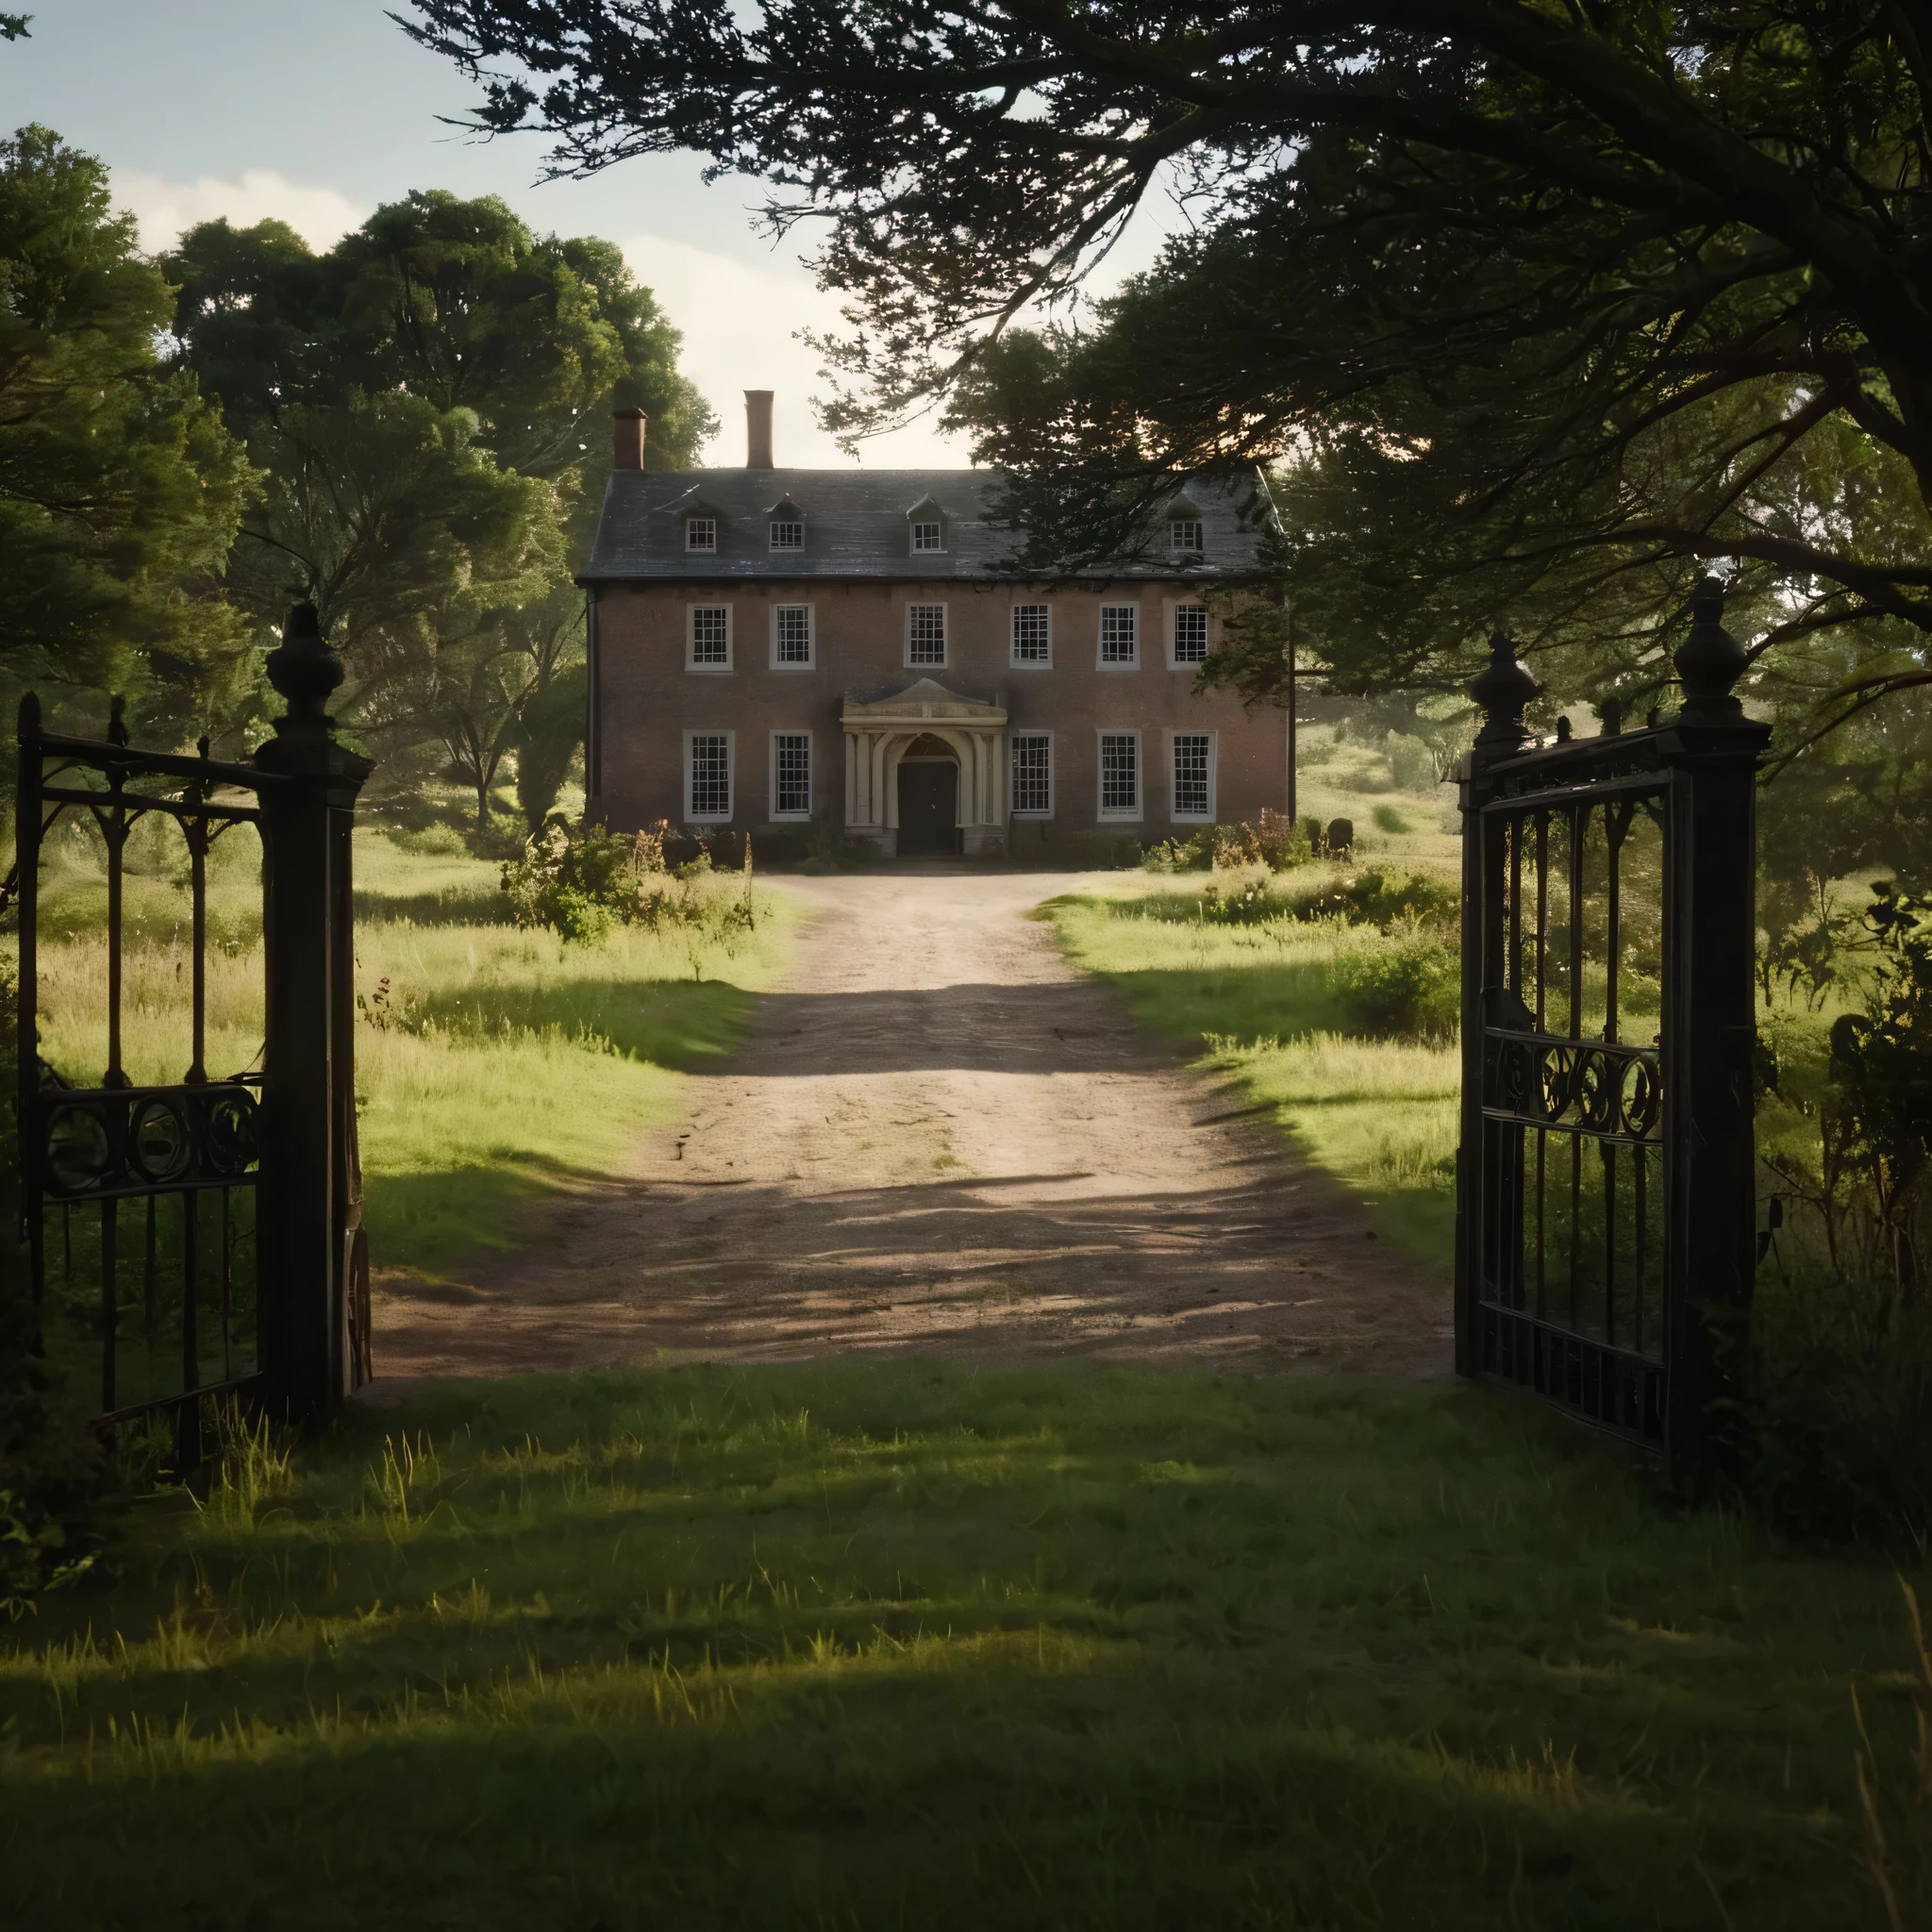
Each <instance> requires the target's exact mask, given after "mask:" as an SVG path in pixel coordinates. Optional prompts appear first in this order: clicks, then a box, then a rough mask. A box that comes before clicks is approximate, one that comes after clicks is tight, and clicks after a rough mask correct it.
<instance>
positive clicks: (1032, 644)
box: [1013, 604, 1053, 664]
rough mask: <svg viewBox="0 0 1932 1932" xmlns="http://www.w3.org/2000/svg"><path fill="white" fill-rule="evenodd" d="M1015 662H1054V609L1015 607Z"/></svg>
mask: <svg viewBox="0 0 1932 1932" xmlns="http://www.w3.org/2000/svg"><path fill="white" fill-rule="evenodd" d="M1013 662H1014V663H1015V664H1050V663H1052V662H1053V607H1052V606H1051V605H1047V604H1015V605H1014V606H1013Z"/></svg>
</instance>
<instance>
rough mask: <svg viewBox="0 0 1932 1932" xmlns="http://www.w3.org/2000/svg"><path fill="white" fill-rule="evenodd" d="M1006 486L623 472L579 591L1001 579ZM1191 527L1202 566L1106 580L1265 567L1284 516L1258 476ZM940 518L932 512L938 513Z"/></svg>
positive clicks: (1202, 499) (1133, 571) (980, 478)
mask: <svg viewBox="0 0 1932 1932" xmlns="http://www.w3.org/2000/svg"><path fill="white" fill-rule="evenodd" d="M999 485H1000V476H999V473H998V472H997V471H993V470H678V471H665V470H616V471H613V472H612V473H611V476H610V483H609V487H608V489H607V490H606V491H605V493H604V510H603V514H602V515H601V516H600V517H599V519H598V521H597V536H596V541H594V542H593V543H592V544H591V558H590V561H589V562H588V563H587V564H585V566H584V568H583V569H582V570H581V571H580V572H579V573H578V575H577V581H578V582H579V583H652V582H658V583H661V582H666V581H670V582H675V581H677V580H678V579H680V578H691V579H707V580H715V579H717V578H719V577H846V578H850V577H871V578H884V577H890V578H894V579H899V580H911V581H915V582H916V581H919V580H921V579H931V580H932V581H934V582H944V581H946V580H947V579H955V578H974V577H999V576H1002V575H1006V573H1004V572H1002V571H1000V570H998V569H997V568H996V566H997V565H998V563H999V562H1000V560H1001V559H1003V558H1007V557H1009V556H1010V555H1011V554H1012V552H1013V549H1014V547H1015V543H1016V541H1017V540H1016V534H1015V533H1014V532H1013V531H1011V530H1008V529H1004V528H1000V527H998V526H996V525H991V524H989V523H988V522H986V521H985V519H986V514H987V510H988V507H989V506H990V504H991V502H992V500H993V497H994V495H995V494H996V492H997V491H998V489H999ZM928 501H930V502H931V503H937V504H938V505H939V507H940V508H941V511H942V512H943V515H944V522H945V533H944V541H945V548H944V549H943V550H942V551H940V552H937V553H934V552H931V551H921V552H917V553H915V552H914V551H913V550H912V548H911V532H910V530H909V529H908V512H909V511H910V510H912V509H914V508H919V507H921V506H923V505H924V504H926V503H927V502H928ZM781 504H788V505H796V506H797V508H799V509H800V510H802V511H803V512H804V515H805V548H804V550H803V551H797V550H779V551H774V550H773V549H771V548H770V533H769V530H768V529H767V525H768V524H769V523H770V521H771V516H772V512H773V511H774V509H776V508H778V507H779V506H780V505H781ZM1176 507H1177V508H1179V510H1180V513H1181V514H1183V515H1195V514H1198V515H1199V517H1200V520H1201V525H1202V541H1203V543H1204V545H1205V554H1204V557H1203V559H1202V561H1201V562H1199V563H1195V564H1191V565H1190V564H1184V563H1180V562H1178V561H1176V562H1152V563H1145V564H1134V565H1125V566H1121V567H1116V568H1113V569H1110V570H1107V571H1104V572H1103V571H1095V572H1090V573H1085V574H1084V575H1091V576H1094V577H1109V578H1121V577H1173V576H1175V575H1189V576H1201V577H1214V576H1219V575H1224V574H1225V573H1229V572H1240V571H1244V570H1248V569H1251V568H1252V567H1253V566H1254V563H1255V560H1256V557H1257V549H1258V546H1259V543H1260V538H1261V532H1262V530H1263V529H1264V528H1265V527H1267V526H1268V525H1270V524H1272V522H1273V521H1274V503H1273V501H1272V499H1271V498H1270V497H1269V495H1268V488H1267V485H1266V484H1265V483H1264V482H1263V481H1262V479H1261V476H1260V475H1259V473H1258V472H1256V471H1250V472H1248V473H1246V474H1245V475H1238V476H1234V477H1230V478H1219V477H1217V478H1208V477H1195V478H1192V479H1191V480H1190V481H1189V483H1188V485H1187V490H1186V501H1185V503H1184V504H1181V503H1179V502H1178V501H1177V505H1176ZM927 514H929V511H928V512H927ZM687 515H699V516H710V517H715V518H716V519H717V523H718V548H717V550H716V551H715V552H711V551H687V550H686V549H685V547H684V520H685V517H686V516H687Z"/></svg>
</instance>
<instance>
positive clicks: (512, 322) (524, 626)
mask: <svg viewBox="0 0 1932 1932" xmlns="http://www.w3.org/2000/svg"><path fill="white" fill-rule="evenodd" d="M164 266H165V268H166V271H167V273H168V275H169V276H170V277H171V279H172V280H173V281H174V282H175V284H176V286H177V295H176V299H175V309H174V320H173V325H174V330H175V338H176V341H177V342H178V344H179V349H178V353H177V360H178V362H179V364H180V366H181V367H182V368H183V369H184V370H188V371H192V373H193V374H194V375H196V376H197V377H198V378H199V379H200V381H201V382H202V384H203V385H204V386H205V387H206V389H207V390H208V391H209V392H210V393H211V394H214V395H217V396H219V398H220V400H221V403H222V406H223V408H224V410H225V414H226V416H227V419H228V421H229V423H230V424H231V425H234V427H235V428H237V429H238V430H239V431H240V432H241V433H242V434H243V435H244V436H245V437H246V439H247V443H248V450H249V454H250V456H251V458H253V460H254V462H255V463H256V464H257V466H258V469H259V471H260V473H261V484H260V488H259V491H258V496H257V499H256V501H255V503H254V504H253V506H252V507H251V508H250V509H249V511H248V513H247V515H246V517H245V519H244V520H243V523H242V532H241V538H240V541H238V543H237V545H236V549H235V553H234V558H233V560H232V563H231V566H230V571H229V585H228V587H229V592H230V594H231V596H233V597H234V598H235V600H236V601H237V602H238V603H239V604H240V605H241V606H242V608H244V609H246V610H247V611H248V612H249V613H250V614H251V615H253V616H254V617H255V619H256V620H257V622H258V623H259V624H261V625H265V626H266V625H273V624H275V622H276V621H277V620H278V619H279V616H280V613H281V612H282V611H283V610H284V609H286V608H287V606H288V605H289V603H290V602H291V600H293V599H294V598H297V597H308V598H311V599H312V600H313V601H314V602H315V604H316V606H317V607H318V609H319V611H320V613H321V616H322V619H323V622H324V624H325V626H326V627H328V628H329V629H330V631H331V632H332V633H333V635H334V637H335V641H336V642H337V644H338V647H339V648H340V649H341V651H342V653H343V656H344V658H345V659H346V661H347V664H348V667H349V673H350V683H349V685H348V687H347V688H346V691H345V693H344V705H345V708H346V710H347V712H348V714H349V715H350V716H351V717H353V719H354V720H355V722H356V723H357V724H358V726H359V727H360V728H361V729H362V730H363V731H364V732H365V733H369V734H374V735H376V736H378V737H379V738H380V740H381V741H382V742H383V744H384V748H385V750H386V751H387V752H388V753H389V755H390V757H391V760H393V759H394V758H395V757H396V756H397V755H398V753H399V752H400V751H401V750H402V749H403V748H405V747H406V746H408V744H410V743H412V742H415V743H420V742H423V741H430V742H434V743H437V744H440V745H441V747H442V749H443V752H444V754H445V756H446V758H447V760H448V764H447V773H448V775H450V776H451V777H453V778H455V779H457V780H458V782H460V783H463V784H465V785H467V786H469V787H470V788H472V789H473V790H474V791H475V794H476V800H477V815H478V818H479V820H481V819H487V818H488V816H489V797H490V789H491V785H492V783H493V782H494V780H495V778H496V776H497V773H498V769H499V766H500V765H501V762H502V759H503V758H504V755H505V754H506V752H508V750H509V749H510V748H511V747H512V746H513V745H514V744H516V743H517V742H518V741H520V739H522V738H523V737H524V736H525V727H524V724H523V721H522V712H523V710H524V708H525V705H526V704H527V703H528V702H530V701H531V700H532V699H533V698H535V697H536V696H537V695H538V694H540V693H544V692H547V691H548V690H549V688H550V686H551V685H552V683H553V682H554V681H555V680H556V678H557V676H558V674H559V673H560V672H562V671H564V670H566V669H567V665H566V663H565V661H564V658H565V657H566V656H567V652H568V648H569V646H570V644H571V641H572V639H573V637H574V636H575V632H579V631H580V630H581V624H580V622H577V623H576V624H575V626H574V627H573V625H572V624H571V623H570V622H568V621H566V620H565V619H563V618H562V617H560V615H559V612H560V611H561V610H562V609H563V608H564V607H565V606H570V605H573V599H572V597H571V595H570V592H569V561H570V559H571V558H573V557H574V556H575V555H579V554H581V553H582V552H583V550H585V549H586V548H587V547H588V541H589V536H590V525H591V523H592V522H593V520H594V518H595V515H596V511H597V508H598V505H599V504H600V502H601V499H602V493H603V492H602V489H601V487H600V486H601V483H602V479H603V477H604V475H606V473H608V468H609V464H610V435H609V427H608V412H609V410H610V409H611V408H615V407H641V408H643V409H644V410H645V411H646V413H647V415H648V417H649V419H650V429H649V434H650V439H651V448H652V454H653V456H654V458H656V460H658V461H659V462H662V463H665V464H666V465H681V464H684V463H687V462H689V461H690V460H691V458H693V457H694V455H695V453H696V449H697V446H698V444H699V443H700V442H701V441H702V440H703V439H704V438H705V437H706V436H708V434H710V432H711V430H712V429H713V428H714V427H715V422H714V420H713V418H712V416H711V413H710V411H709V409H708V408H707V406H706V404H705V402H704V399H703V398H702V397H701V396H700V395H699V394H698V393H697V391H696V390H695V389H694V388H693V387H692V386H691V383H690V382H689V381H688V380H687V379H686V378H685V377H684V376H683V375H680V374H679V373H678V370H677V364H676V358H677V348H678V337H677V334H676V332H675V330H674V329H673V328H672V327H671V326H670V325H669V324H668V323H667V322H666V321H665V319H664V317H663V315H662V313H661V312H660V311H659V309H658V306H657V303H656V301H655V299H654V298H653V296H652V295H651V292H650V291H648V290H647V289H643V288H641V287H639V286H638V284H637V283H636V282H635V281H634V280H633V279H632V277H631V275H630V273H629V271H628V270H627V269H626V268H625V263H624V259H623V257H622V255H621V254H620V253H619V251H618V250H617V249H616V248H615V247H614V246H613V245H612V244H611V243H609V242H601V241H597V240H594V239H590V238H575V239H570V240H560V239H558V238H557V237H554V236H547V237H538V236H534V235H532V233H531V232H530V230H529V229H528V228H527V227H525V225H524V224H523V223H522V222H520V221H518V220H517V218H516V217H515V216H514V215H513V214H512V213H511V212H510V210H509V209H508V208H507V207H506V206H505V205H504V204H503V203H502V202H501V201H498V200H495V199H493V198H486V199H483V200H477V201H464V200H461V199H459V198H458V197H457V196H455V195H451V194H447V193H441V192H423V193H413V194H411V195H409V196H408V198H407V199H406V200H404V201H400V202H396V203H392V204H391V205H389V206H387V207H384V208H378V209H377V210H376V211H375V214H374V215H373V216H371V218H370V219H369V221H368V222H367V223H365V224H364V225H363V226H362V227H361V228H359V229H358V230H357V231H356V232H355V233H354V234H351V235H348V236H345V237H344V238H343V239H342V240H341V242H338V243H337V244H336V246H335V247H334V248H332V249H330V250H328V251H327V252H326V253H325V254H322V255H317V254H315V253H314V252H312V251H311V250H310V249H309V248H308V245H307V244H306V243H305V242H303V241H302V239H301V238H300V237H299V236H297V235H296V234H295V233H294V232H293V231H292V230H291V229H290V228H289V227H287V226H286V225H283V224H281V223H279V222H273V221H270V222H262V223H259V224H258V225H255V226H254V227H251V228H245V229H237V228H234V227H232V226H230V225H228V224H227V223H226V222H210V223H206V224H204V225H201V226H199V227H197V228H193V229H192V230H190V231H189V232H188V233H187V234H186V235H184V236H183V237H182V238H181V242H180V245H179V247H178V249H176V250H175V252H174V253H173V254H172V255H170V256H169V257H168V258H166V261H165V264H164ZM575 641H576V644H577V647H578V648H580V645H581V640H580V638H577V639H576V640H575ZM556 710H557V706H556V705H555V704H551V705H548V706H546V707H544V708H542V718H543V720H544V721H545V726H546V730H547V734H548V735H547V736H546V737H545V740H544V741H545V743H546V744H550V743H551V741H553V740H554V739H555V738H556V736H557V732H558V728H559V721H558V719H557V718H555V717H553V716H552V713H553V712H555V711H556ZM571 749H572V746H571V745H566V746H565V747H564V748H563V751H562V758H563V760H564V762H566V763H567V762H568V759H569V757H570V753H571ZM550 760H551V762H553V763H554V762H556V752H555V749H554V747H553V749H552V750H551V753H550ZM551 795H552V796H554V795H555V794H554V787H553V788H552V794H551Z"/></svg>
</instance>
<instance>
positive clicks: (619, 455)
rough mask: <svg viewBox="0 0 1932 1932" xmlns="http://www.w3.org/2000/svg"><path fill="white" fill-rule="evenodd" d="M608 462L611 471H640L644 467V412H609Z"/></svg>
mask: <svg viewBox="0 0 1932 1932" xmlns="http://www.w3.org/2000/svg"><path fill="white" fill-rule="evenodd" d="M610 462H611V467H612V468H613V469H618V470H641V469H642V468H643V467H644V412H643V411H642V410H641V409H616V410H613V411H612V412H611V442H610Z"/></svg>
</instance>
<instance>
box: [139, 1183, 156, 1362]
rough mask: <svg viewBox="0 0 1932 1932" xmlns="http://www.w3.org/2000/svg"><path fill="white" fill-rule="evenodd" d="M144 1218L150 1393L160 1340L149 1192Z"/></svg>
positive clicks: (144, 1319)
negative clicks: (145, 1228)
mask: <svg viewBox="0 0 1932 1932" xmlns="http://www.w3.org/2000/svg"><path fill="white" fill-rule="evenodd" d="M145 1218H146V1221H147V1252H146V1255H145V1257H144V1264H143V1267H142V1281H141V1307H142V1328H143V1330H144V1331H145V1337H146V1341H147V1379H148V1392H149V1393H150V1394H152V1393H153V1392H154V1384H155V1380H156V1377H155V1353H156V1347H157V1344H158V1341H159V1340H160V1338H159V1336H158V1333H157V1332H156V1330H157V1321H156V1315H157V1310H156V1307H155V1287H156V1283H155V1196H154V1195H152V1194H150V1195H149V1196H148V1197H147V1215H146V1217H145Z"/></svg>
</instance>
